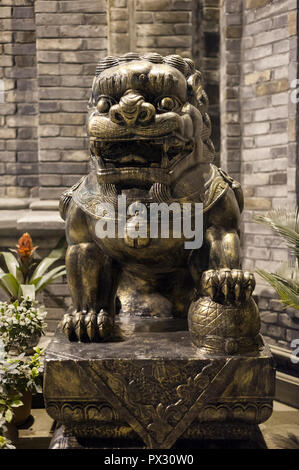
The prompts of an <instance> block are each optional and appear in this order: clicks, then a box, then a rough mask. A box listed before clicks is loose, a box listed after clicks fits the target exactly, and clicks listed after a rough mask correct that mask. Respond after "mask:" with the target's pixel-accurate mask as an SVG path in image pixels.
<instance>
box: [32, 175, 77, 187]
mask: <svg viewBox="0 0 299 470" xmlns="http://www.w3.org/2000/svg"><path fill="white" fill-rule="evenodd" d="M77 179H78V176H77ZM39 180H40V184H41V185H42V186H61V183H62V177H61V175H52V174H48V175H47V174H46V175H40V177H39Z"/></svg>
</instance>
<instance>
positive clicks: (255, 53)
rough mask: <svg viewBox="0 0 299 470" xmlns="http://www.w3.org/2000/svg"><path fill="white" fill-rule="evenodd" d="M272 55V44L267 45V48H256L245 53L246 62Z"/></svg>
mask: <svg viewBox="0 0 299 470" xmlns="http://www.w3.org/2000/svg"><path fill="white" fill-rule="evenodd" d="M271 54H272V44H267V45H265V46H260V47H254V48H252V49H249V50H245V51H244V59H245V60H256V59H260V58H263V57H267V56H269V55H271Z"/></svg>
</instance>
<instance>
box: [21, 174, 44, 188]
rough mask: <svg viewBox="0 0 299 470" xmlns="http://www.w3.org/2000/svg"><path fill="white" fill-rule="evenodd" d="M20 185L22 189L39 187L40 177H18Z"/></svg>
mask: <svg viewBox="0 0 299 470" xmlns="http://www.w3.org/2000/svg"><path fill="white" fill-rule="evenodd" d="M17 181H18V185H19V186H21V187H30V188H31V187H32V186H38V185H39V177H38V176H33V175H30V176H18V179H17Z"/></svg>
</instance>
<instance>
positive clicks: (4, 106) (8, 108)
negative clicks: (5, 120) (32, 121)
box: [0, 103, 16, 115]
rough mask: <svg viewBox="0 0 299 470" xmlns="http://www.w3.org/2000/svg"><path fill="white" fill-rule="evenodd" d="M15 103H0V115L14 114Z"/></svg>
mask: <svg viewBox="0 0 299 470" xmlns="http://www.w3.org/2000/svg"><path fill="white" fill-rule="evenodd" d="M15 111H16V105H15V104H14V103H0V115H1V114H2V115H8V114H14V113H15Z"/></svg>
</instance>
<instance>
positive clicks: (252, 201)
mask: <svg viewBox="0 0 299 470" xmlns="http://www.w3.org/2000/svg"><path fill="white" fill-rule="evenodd" d="M245 209H246V210H254V211H255V210H270V209H271V200H270V199H266V198H262V197H259V198H257V197H256V198H253V197H250V198H249V197H248V198H246V199H245Z"/></svg>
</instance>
